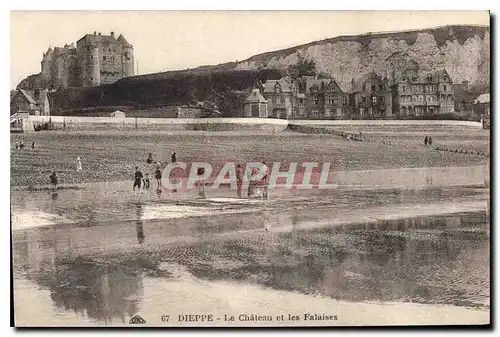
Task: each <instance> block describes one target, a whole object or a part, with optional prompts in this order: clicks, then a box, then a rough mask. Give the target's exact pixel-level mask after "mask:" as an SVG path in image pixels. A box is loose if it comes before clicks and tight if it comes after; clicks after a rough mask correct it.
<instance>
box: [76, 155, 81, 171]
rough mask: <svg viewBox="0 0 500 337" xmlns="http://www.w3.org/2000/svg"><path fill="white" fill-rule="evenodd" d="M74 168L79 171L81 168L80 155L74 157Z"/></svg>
mask: <svg viewBox="0 0 500 337" xmlns="http://www.w3.org/2000/svg"><path fill="white" fill-rule="evenodd" d="M76 170H77V171H81V170H82V161H81V160H80V157H77V158H76Z"/></svg>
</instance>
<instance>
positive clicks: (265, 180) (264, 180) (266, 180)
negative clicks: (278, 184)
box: [262, 161, 269, 199]
mask: <svg viewBox="0 0 500 337" xmlns="http://www.w3.org/2000/svg"><path fill="white" fill-rule="evenodd" d="M262 165H264V166H263V168H262V169H263V170H264V177H263V178H262V184H263V191H262V198H263V199H267V189H268V184H269V167H268V166H267V165H266V162H265V161H263V162H262Z"/></svg>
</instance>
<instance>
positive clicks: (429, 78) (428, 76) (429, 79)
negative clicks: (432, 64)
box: [427, 74, 432, 82]
mask: <svg viewBox="0 0 500 337" xmlns="http://www.w3.org/2000/svg"><path fill="white" fill-rule="evenodd" d="M427 81H429V82H431V81H432V75H431V74H427Z"/></svg>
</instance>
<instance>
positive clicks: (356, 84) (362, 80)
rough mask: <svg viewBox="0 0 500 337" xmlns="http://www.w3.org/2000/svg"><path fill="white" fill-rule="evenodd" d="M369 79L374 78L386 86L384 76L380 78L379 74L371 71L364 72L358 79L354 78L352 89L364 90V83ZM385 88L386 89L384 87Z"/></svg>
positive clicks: (355, 90)
mask: <svg viewBox="0 0 500 337" xmlns="http://www.w3.org/2000/svg"><path fill="white" fill-rule="evenodd" d="M369 79H374V80H376V81H379V82H380V83H382V84H383V85H384V87H385V83H384V81H383V80H382V78H380V76H378V75H377V74H376V73H375V72H373V71H371V72H369V73H367V74H364V75H363V76H361V77H360V78H358V79H357V80H354V82H353V88H352V90H353V91H354V92H357V91H362V90H363V83H365V82H366V81H367V80H369ZM384 90H385V89H384Z"/></svg>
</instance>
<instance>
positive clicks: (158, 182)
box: [155, 163, 161, 191]
mask: <svg viewBox="0 0 500 337" xmlns="http://www.w3.org/2000/svg"><path fill="white" fill-rule="evenodd" d="M155 179H156V190H157V191H161V170H160V163H158V166H157V167H156V171H155Z"/></svg>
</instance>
